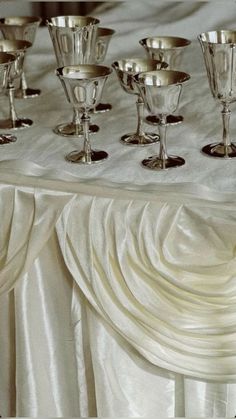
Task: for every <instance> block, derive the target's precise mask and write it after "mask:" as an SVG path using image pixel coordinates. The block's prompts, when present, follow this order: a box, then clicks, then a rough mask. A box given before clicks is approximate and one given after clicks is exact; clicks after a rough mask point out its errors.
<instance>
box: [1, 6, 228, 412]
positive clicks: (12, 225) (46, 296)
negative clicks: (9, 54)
mask: <svg viewBox="0 0 236 419" xmlns="http://www.w3.org/2000/svg"><path fill="white" fill-rule="evenodd" d="M226 4H227V7H226ZM102 7H103V6H102ZM235 14H236V12H235V4H234V2H230V1H228V2H227V3H226V2H224V3H223V2H208V3H204V2H203V3H202V2H199V3H198V2H196V3H195V2H189V3H188V2H182V3H173V2H168V3H164V2H162V3H160V2H158V3H157V4H156V2H154V1H146V2H145V4H144V3H143V2H141V1H140V2H137V3H135V4H134V2H126V3H122V4H117V5H116V7H115V8H114V7H110V8H108V9H107V10H102V8H100V9H98V10H97V11H96V16H98V17H99V18H100V19H101V24H102V26H108V27H112V28H114V29H115V30H116V31H117V34H116V36H115V37H114V39H113V40H112V42H111V46H110V49H109V52H108V54H107V63H108V64H110V63H111V62H112V61H114V60H115V59H118V58H122V57H130V56H132V57H135V56H144V51H143V49H142V47H141V46H139V44H138V40H139V39H141V38H143V37H145V36H149V35H150V36H151V35H160V34H162V35H166V34H167V35H177V36H185V37H188V38H190V39H191V40H192V45H191V46H190V47H189V48H188V49H187V50H186V54H185V56H184V59H183V68H182V69H183V70H185V71H187V72H189V73H190V74H191V81H190V82H189V84H188V85H187V86H186V87H185V89H184V92H183V95H182V100H181V106H180V108H179V111H180V112H181V113H182V114H183V115H184V117H185V120H184V123H183V124H182V125H180V126H178V127H170V128H168V147H169V150H170V152H171V153H173V154H175V153H176V154H179V155H181V156H183V157H184V158H185V159H186V165H185V166H183V167H181V168H179V169H176V170H174V169H173V170H170V171H166V172H165V171H164V172H162V173H153V172H152V171H148V170H145V169H143V168H142V167H141V165H140V161H141V160H142V159H143V158H144V157H145V156H148V155H150V154H153V152H155V151H156V148H157V147H156V146H151V147H146V148H142V149H139V148H132V147H125V146H123V145H122V144H120V143H119V138H120V136H121V135H122V134H124V133H125V132H129V131H132V129H134V127H135V123H136V114H135V105H134V98H133V97H132V96H131V95H127V94H125V92H123V91H122V90H121V88H120V87H119V84H118V81H117V79H116V75H115V74H113V75H112V76H111V77H110V79H109V80H108V82H107V85H106V89H105V91H104V97H103V100H104V101H110V102H112V104H113V110H112V111H111V112H110V113H107V114H104V115H95V116H94V117H93V120H94V122H95V123H98V124H99V125H100V127H101V129H100V131H99V133H98V134H97V135H96V136H93V137H92V142H93V144H94V145H95V144H96V147H97V148H98V147H100V148H101V147H103V148H104V149H106V150H107V151H108V153H109V154H110V158H109V160H108V161H106V162H105V163H103V164H100V165H97V166H93V167H78V166H76V165H70V164H69V163H67V162H66V161H65V160H64V155H65V154H66V153H67V152H69V151H70V150H73V149H74V148H75V147H76V145H77V144H80V145H81V140H77V139H72V140H68V139H66V138H63V137H59V136H57V135H56V134H54V133H53V132H52V128H53V127H54V126H55V125H56V124H57V123H59V122H62V121H64V120H65V121H66V120H67V119H70V117H71V109H70V106H69V105H68V104H67V103H66V99H65V96H64V92H63V91H62V88H61V85H60V83H59V81H58V80H57V79H56V76H55V75H54V68H55V57H54V54H53V49H52V44H51V40H50V38H49V34H48V31H47V28H40V29H39V31H38V36H37V40H36V43H35V46H34V48H33V49H32V51H31V53H30V54H29V56H28V60H27V67H26V69H27V70H28V73H29V79H30V81H31V84H33V85H35V87H41V89H42V95H41V96H40V97H39V98H37V99H31V100H27V101H17V102H16V105H17V109H18V113H19V114H20V115H21V116H28V117H32V119H33V120H34V121H35V124H34V126H33V127H32V128H31V129H29V130H24V131H21V132H19V133H17V136H18V141H17V142H16V143H15V144H13V145H7V146H4V147H1V160H2V161H1V162H0V179H1V185H0V196H1V201H0V216H1V221H2V222H1V230H0V235H1V241H0V247H1V272H0V292H1V294H2V296H1V300H0V301H1V305H0V313H1V316H0V322H1V327H0V354H1V356H0V369H1V377H2V379H1V382H0V414H1V415H2V416H12V415H13V416H14V415H17V416H29V417H36V416H54V417H55V416H76V417H78V416H82V417H84V416H111V417H112V416H114V417H139V416H152V415H153V416H154V415H157V414H158V415H160V416H164V417H173V416H186V417H187V416H189V417H197V416H199V417H213V416H214V417H226V416H228V417H229V416H234V415H235V414H236V397H235V390H236V344H235V331H236V317H235V299H236V289H235V222H236V214H235V202H236V194H235V168H234V166H235V161H234V159H232V160H230V161H221V160H218V159H215V160H214V159H209V158H207V157H204V156H203V155H202V154H201V153H200V151H199V150H200V148H201V147H202V146H203V145H204V144H207V143H208V142H212V141H214V140H217V139H220V136H221V129H222V128H221V119H220V106H219V104H217V103H215V102H214V101H213V99H212V97H211V94H210V91H209V87H208V83H207V78H206V73H205V69H204V65H203V59H202V55H201V50H200V47H199V45H198V43H197V41H196V35H197V34H198V33H200V32H202V31H204V30H208V29H216V28H233V27H234V20H235ZM206 16H207V22H206ZM206 25H207V26H206ZM2 103H3V105H4V106H3V107H2V110H3V113H4V112H5V111H6V108H7V102H6V99H5V98H3V99H2ZM232 110H233V105H232ZM234 121H235V115H234V112H232V124H231V132H232V137H233V135H234V133H235V128H234ZM147 129H149V130H150V127H148V128H147ZM219 168H220V170H219ZM10 290H12V291H10ZM9 291H10V292H9Z"/></svg>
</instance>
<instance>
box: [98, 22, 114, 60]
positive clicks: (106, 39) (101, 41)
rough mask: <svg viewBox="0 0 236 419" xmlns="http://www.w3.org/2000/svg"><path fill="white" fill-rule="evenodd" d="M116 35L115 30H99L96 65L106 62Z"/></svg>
mask: <svg viewBox="0 0 236 419" xmlns="http://www.w3.org/2000/svg"><path fill="white" fill-rule="evenodd" d="M114 34H115V31H114V29H110V28H100V27H99V28H98V31H97V41H96V59H95V61H96V64H100V63H102V62H103V61H104V60H105V57H106V54H107V50H108V46H109V43H110V41H111V38H112V36H113V35H114Z"/></svg>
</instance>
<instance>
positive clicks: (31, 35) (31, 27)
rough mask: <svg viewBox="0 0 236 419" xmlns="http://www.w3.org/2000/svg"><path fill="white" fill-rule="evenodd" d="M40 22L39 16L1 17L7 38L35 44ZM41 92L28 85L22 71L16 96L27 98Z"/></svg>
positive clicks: (3, 32)
mask: <svg viewBox="0 0 236 419" xmlns="http://www.w3.org/2000/svg"><path fill="white" fill-rule="evenodd" d="M40 23H41V18H40V17H38V16H9V17H4V18H0V30H1V32H2V35H3V37H4V38H5V39H9V40H22V41H28V42H30V43H31V44H32V45H33V43H34V40H35V35H36V31H37V29H38V27H39V25H40ZM39 94H40V90H39V89H32V88H30V87H28V86H27V82H26V77H25V73H24V71H22V74H21V79H20V88H19V89H17V90H16V91H15V96H16V97H18V98H23V99H27V98H30V97H36V96H38V95H39Z"/></svg>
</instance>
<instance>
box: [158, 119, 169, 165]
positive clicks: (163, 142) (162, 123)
mask: <svg viewBox="0 0 236 419" xmlns="http://www.w3.org/2000/svg"><path fill="white" fill-rule="evenodd" d="M166 119H167V116H166V115H161V116H160V125H159V130H160V150H159V159H160V160H161V161H162V164H163V169H165V167H166V161H167V160H168V154H167V147H166Z"/></svg>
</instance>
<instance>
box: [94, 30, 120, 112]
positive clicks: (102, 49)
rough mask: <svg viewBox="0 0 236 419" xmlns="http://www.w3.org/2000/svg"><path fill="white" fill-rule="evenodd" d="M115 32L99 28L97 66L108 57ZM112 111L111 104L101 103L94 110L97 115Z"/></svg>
mask: <svg viewBox="0 0 236 419" xmlns="http://www.w3.org/2000/svg"><path fill="white" fill-rule="evenodd" d="M114 34H115V31H114V30H113V29H110V28H98V32H97V43H96V59H95V62H96V64H101V63H102V62H103V61H104V60H105V57H106V54H107V50H108V46H109V43H110V41H111V38H112V36H113V35H114ZM111 109H112V106H111V104H110V103H99V104H98V105H97V106H96V108H95V109H94V112H95V113H98V112H107V111H110V110H111Z"/></svg>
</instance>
